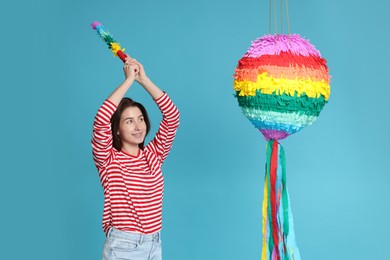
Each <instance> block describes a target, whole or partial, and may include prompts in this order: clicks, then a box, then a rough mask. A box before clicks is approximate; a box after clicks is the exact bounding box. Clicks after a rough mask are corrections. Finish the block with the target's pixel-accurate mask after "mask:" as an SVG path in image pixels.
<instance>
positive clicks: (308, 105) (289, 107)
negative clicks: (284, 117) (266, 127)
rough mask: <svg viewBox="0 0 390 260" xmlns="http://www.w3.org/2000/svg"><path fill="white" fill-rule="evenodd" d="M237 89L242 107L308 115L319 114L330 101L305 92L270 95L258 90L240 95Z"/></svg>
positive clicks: (237, 96)
mask: <svg viewBox="0 0 390 260" xmlns="http://www.w3.org/2000/svg"><path fill="white" fill-rule="evenodd" d="M238 93H239V92H238V91H237V92H236V94H235V97H236V98H237V100H238V104H239V106H240V107H242V108H244V107H249V108H256V109H259V110H264V111H276V112H286V113H291V112H295V113H299V114H304V115H308V116H319V114H320V112H321V110H322V109H323V107H324V106H325V104H326V103H327V102H328V101H326V100H325V98H324V97H323V96H320V97H319V98H310V97H308V96H306V95H305V94H303V95H301V96H300V97H298V96H293V97H292V96H290V95H286V94H282V95H268V94H262V93H260V91H259V90H256V96H240V95H239V94H238Z"/></svg>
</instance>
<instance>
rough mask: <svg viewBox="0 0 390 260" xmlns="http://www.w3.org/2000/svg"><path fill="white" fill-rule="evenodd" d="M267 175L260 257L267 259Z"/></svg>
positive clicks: (266, 178)
mask: <svg viewBox="0 0 390 260" xmlns="http://www.w3.org/2000/svg"><path fill="white" fill-rule="evenodd" d="M267 146H268V144H267ZM267 183H268V176H265V180H264V195H263V247H262V252H261V259H267V227H268V224H267V208H268V185H267Z"/></svg>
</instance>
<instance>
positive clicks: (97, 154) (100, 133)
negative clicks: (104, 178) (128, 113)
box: [92, 100, 117, 169]
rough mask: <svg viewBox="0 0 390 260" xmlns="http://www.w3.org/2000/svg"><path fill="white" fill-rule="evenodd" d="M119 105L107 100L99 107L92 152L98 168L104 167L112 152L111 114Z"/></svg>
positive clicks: (93, 133) (94, 126)
mask: <svg viewBox="0 0 390 260" xmlns="http://www.w3.org/2000/svg"><path fill="white" fill-rule="evenodd" d="M116 109H117V107H116V105H115V104H114V103H112V102H111V101H109V100H106V101H105V102H104V103H103V104H102V106H101V107H100V108H99V110H98V112H97V114H96V116H95V120H94V123H93V132H92V154H93V160H94V162H95V165H96V167H97V168H98V169H101V168H103V167H104V166H105V165H106V164H107V162H108V161H109V159H110V157H111V154H112V150H113V148H112V133H111V122H110V119H111V116H112V115H113V114H114V112H115V111H116Z"/></svg>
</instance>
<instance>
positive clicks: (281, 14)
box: [280, 0, 287, 34]
mask: <svg viewBox="0 0 390 260" xmlns="http://www.w3.org/2000/svg"><path fill="white" fill-rule="evenodd" d="M286 1H287V0H286ZM280 33H282V34H283V0H280Z"/></svg>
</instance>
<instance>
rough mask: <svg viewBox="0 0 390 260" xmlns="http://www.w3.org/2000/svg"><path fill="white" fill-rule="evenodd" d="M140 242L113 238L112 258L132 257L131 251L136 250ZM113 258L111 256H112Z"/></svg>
mask: <svg viewBox="0 0 390 260" xmlns="http://www.w3.org/2000/svg"><path fill="white" fill-rule="evenodd" d="M138 246H139V244H138V243H137V242H135V241H131V240H122V239H112V240H111V241H110V251H111V252H110V255H111V256H112V259H117V260H120V259H131V258H130V257H131V253H132V252H134V251H136V250H137V248H138ZM110 259H111V258H110Z"/></svg>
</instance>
